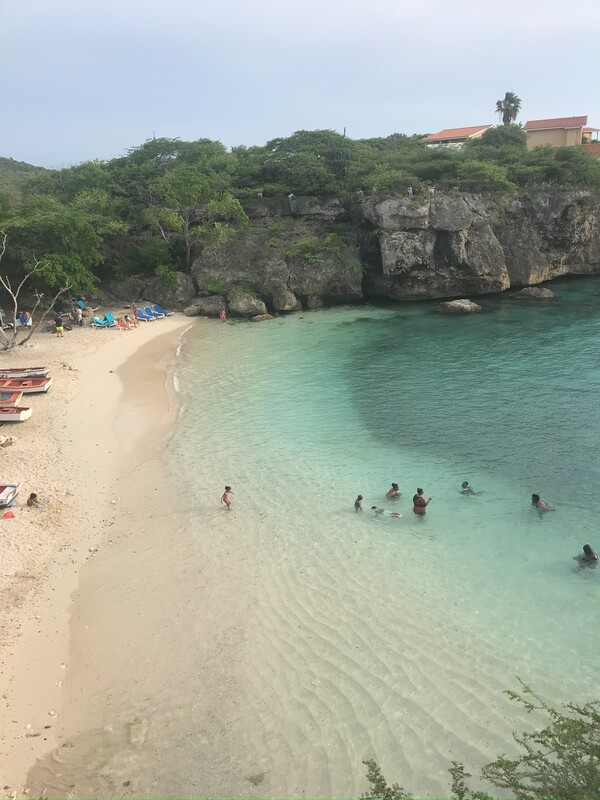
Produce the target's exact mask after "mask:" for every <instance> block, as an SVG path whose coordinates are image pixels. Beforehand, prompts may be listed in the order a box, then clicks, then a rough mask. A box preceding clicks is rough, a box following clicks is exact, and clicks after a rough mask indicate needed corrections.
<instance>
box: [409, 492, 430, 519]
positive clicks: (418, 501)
mask: <svg viewBox="0 0 600 800" xmlns="http://www.w3.org/2000/svg"><path fill="white" fill-rule="evenodd" d="M432 500H433V498H432V497H429V499H428V500H425V498H424V497H423V489H417V493H416V495H414V497H413V511H414V512H415V514H421V515H423V514H425V513H426V511H427V506H428V505H429V503H431V501H432Z"/></svg>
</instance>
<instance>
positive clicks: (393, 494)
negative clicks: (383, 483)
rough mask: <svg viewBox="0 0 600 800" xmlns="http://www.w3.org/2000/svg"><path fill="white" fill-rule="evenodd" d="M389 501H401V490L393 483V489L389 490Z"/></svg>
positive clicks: (387, 495)
mask: <svg viewBox="0 0 600 800" xmlns="http://www.w3.org/2000/svg"><path fill="white" fill-rule="evenodd" d="M385 496H386V497H387V499H388V500H399V499H400V489H399V488H398V484H397V483H392V488H391V489H388V491H387V493H386V495H385Z"/></svg>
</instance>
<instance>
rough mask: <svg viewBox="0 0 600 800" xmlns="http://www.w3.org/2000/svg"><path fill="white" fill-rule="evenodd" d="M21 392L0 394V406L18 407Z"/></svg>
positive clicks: (21, 395)
mask: <svg viewBox="0 0 600 800" xmlns="http://www.w3.org/2000/svg"><path fill="white" fill-rule="evenodd" d="M22 397H23V392H0V406H18V405H19V403H20V402H21V398H22Z"/></svg>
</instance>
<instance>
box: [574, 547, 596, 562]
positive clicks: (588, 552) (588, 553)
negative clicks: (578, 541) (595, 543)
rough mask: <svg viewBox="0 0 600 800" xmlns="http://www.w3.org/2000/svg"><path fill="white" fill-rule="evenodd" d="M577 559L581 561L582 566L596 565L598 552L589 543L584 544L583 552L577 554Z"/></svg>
mask: <svg viewBox="0 0 600 800" xmlns="http://www.w3.org/2000/svg"><path fill="white" fill-rule="evenodd" d="M575 561H578V562H579V566H580V567H595V566H596V564H597V563H598V554H597V553H596V551H595V550H593V549H592V548H591V547H590V545H589V544H584V545H583V553H580V554H579V555H578V556H575Z"/></svg>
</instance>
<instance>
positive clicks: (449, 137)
mask: <svg viewBox="0 0 600 800" xmlns="http://www.w3.org/2000/svg"><path fill="white" fill-rule="evenodd" d="M490 128H493V125H472V126H471V127H470V128H445V129H444V130H443V131H439V133H432V134H431V135H430V136H426V137H425V138H424V139H423V141H424V142H425V144H426V145H427V147H447V148H449V149H451V150H462V148H463V146H464V143H465V142H466V141H468V140H469V139H479V138H480V137H481V136H483V134H484V133H485V132H486V131H487V130H489V129H490Z"/></svg>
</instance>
